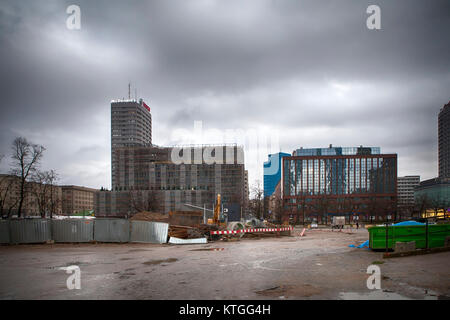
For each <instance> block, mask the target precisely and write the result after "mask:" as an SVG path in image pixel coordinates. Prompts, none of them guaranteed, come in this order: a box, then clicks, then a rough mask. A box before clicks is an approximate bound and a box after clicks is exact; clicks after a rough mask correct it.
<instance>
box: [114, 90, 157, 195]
mask: <svg viewBox="0 0 450 320" xmlns="http://www.w3.org/2000/svg"><path fill="white" fill-rule="evenodd" d="M151 145H152V115H151V112H150V107H149V106H148V105H147V104H146V103H145V102H144V101H143V100H142V99H140V100H139V101H137V100H134V99H128V100H113V101H111V173H112V175H111V183H112V188H113V189H114V188H115V186H116V180H117V177H116V176H115V175H114V173H115V172H116V166H117V165H118V160H117V159H116V158H115V151H116V150H117V149H118V148H121V147H135V146H151Z"/></svg>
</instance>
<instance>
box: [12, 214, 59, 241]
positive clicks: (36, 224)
mask: <svg viewBox="0 0 450 320" xmlns="http://www.w3.org/2000/svg"><path fill="white" fill-rule="evenodd" d="M51 228H52V223H51V221H50V220H49V219H24V220H10V221H9V236H10V243H13V244H20V243H44V242H47V241H50V240H51V239H52V234H51Z"/></svg>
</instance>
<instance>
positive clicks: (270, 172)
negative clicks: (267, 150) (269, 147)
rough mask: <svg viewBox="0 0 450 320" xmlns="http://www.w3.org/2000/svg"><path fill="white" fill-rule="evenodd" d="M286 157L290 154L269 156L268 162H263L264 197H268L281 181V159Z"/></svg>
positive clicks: (281, 153)
mask: <svg viewBox="0 0 450 320" xmlns="http://www.w3.org/2000/svg"><path fill="white" fill-rule="evenodd" d="M287 156H290V154H289V153H285V152H279V153H274V154H269V160H268V161H267V162H264V197H269V196H271V195H272V194H273V193H274V192H275V188H276V187H277V184H278V182H280V179H281V164H282V163H281V159H282V158H283V157H287Z"/></svg>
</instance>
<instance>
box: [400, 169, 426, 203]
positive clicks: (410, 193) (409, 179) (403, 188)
mask: <svg viewBox="0 0 450 320" xmlns="http://www.w3.org/2000/svg"><path fill="white" fill-rule="evenodd" d="M419 184H420V176H405V177H398V178H397V204H398V206H414V189H415V188H416V187H417V186H419Z"/></svg>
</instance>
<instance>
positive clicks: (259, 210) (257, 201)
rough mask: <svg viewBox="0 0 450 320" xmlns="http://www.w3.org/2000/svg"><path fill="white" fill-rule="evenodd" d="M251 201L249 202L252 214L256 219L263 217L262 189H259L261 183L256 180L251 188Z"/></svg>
mask: <svg viewBox="0 0 450 320" xmlns="http://www.w3.org/2000/svg"><path fill="white" fill-rule="evenodd" d="M252 194H253V199H252V200H251V201H250V204H251V209H252V211H253V214H254V215H255V216H256V217H257V218H258V219H260V218H263V215H264V189H263V188H262V187H261V182H260V181H259V180H257V181H256V182H255V183H254V185H253V187H252Z"/></svg>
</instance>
